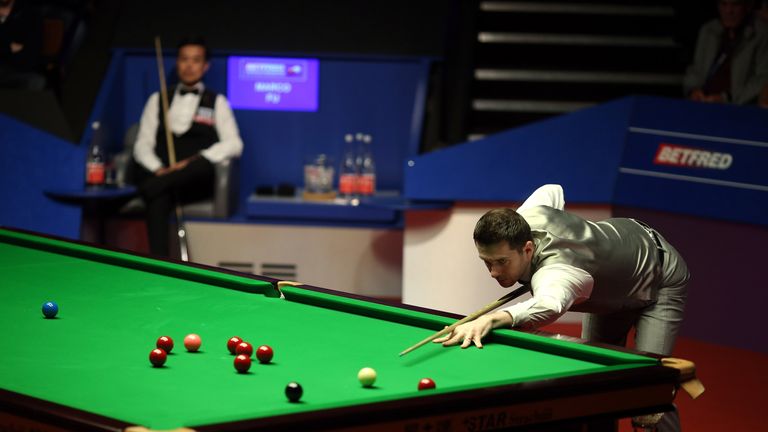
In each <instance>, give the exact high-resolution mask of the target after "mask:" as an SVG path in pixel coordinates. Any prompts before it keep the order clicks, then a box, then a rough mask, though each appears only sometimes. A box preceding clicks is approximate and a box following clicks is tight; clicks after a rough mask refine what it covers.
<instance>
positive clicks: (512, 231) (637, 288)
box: [435, 185, 689, 430]
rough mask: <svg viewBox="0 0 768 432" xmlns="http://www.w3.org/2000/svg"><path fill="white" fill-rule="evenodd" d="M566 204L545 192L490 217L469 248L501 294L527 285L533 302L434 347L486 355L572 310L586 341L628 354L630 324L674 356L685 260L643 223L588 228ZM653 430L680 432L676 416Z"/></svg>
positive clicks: (648, 345)
mask: <svg viewBox="0 0 768 432" xmlns="http://www.w3.org/2000/svg"><path fill="white" fill-rule="evenodd" d="M564 206H565V199H564V196H563V190H562V188H561V187H560V186H559V185H545V186H542V187H540V188H539V189H537V190H536V191H535V192H534V193H533V194H532V195H531V196H530V197H529V198H528V199H527V200H526V201H525V202H524V203H523V204H522V205H521V206H520V207H519V208H518V209H517V211H515V210H512V209H506V208H503V209H494V210H491V211H489V212H487V213H486V214H484V215H483V216H482V217H481V218H480V220H479V221H478V222H477V225H476V226H475V231H474V240H475V246H476V247H477V251H478V254H479V256H480V259H481V260H482V261H483V262H484V263H485V265H486V267H487V268H488V271H489V272H490V273H491V277H493V278H494V279H496V281H497V282H498V283H499V285H501V286H502V287H505V288H509V287H512V286H513V285H515V283H520V284H522V285H527V286H528V287H530V289H531V291H532V294H533V296H532V298H530V299H528V300H526V301H523V302H520V303H517V304H515V305H512V306H510V307H507V308H504V309H501V310H498V311H496V312H491V313H488V314H486V315H483V316H481V317H479V318H477V319H476V320H474V321H471V322H468V323H465V324H462V325H460V326H459V327H457V328H456V329H455V330H454V331H453V332H452V333H450V334H448V335H446V336H444V337H442V338H438V339H435V342H438V343H443V345H445V346H453V345H458V344H461V347H462V348H467V347H469V346H470V345H472V344H474V345H476V346H477V347H479V348H482V338H483V337H485V336H486V335H487V334H488V333H489V332H490V331H491V330H492V329H494V328H521V329H534V328H538V327H541V326H544V325H547V324H550V323H552V322H554V321H555V320H557V319H558V318H559V317H560V316H562V315H563V314H564V313H565V312H566V311H568V310H571V311H577V312H585V315H584V319H583V323H582V337H583V338H585V339H588V340H590V341H595V342H602V343H608V344H613V345H618V346H624V345H625V343H626V338H627V334H628V332H629V330H630V329H631V328H632V327H633V326H634V327H635V329H636V335H635V343H636V347H637V349H638V350H642V351H646V352H651V353H656V354H660V355H663V356H669V355H670V354H671V353H672V348H673V345H674V342H675V338H676V336H677V333H678V330H679V328H680V324H681V322H682V319H683V309H684V306H685V299H686V287H687V284H688V280H689V274H688V268H687V266H686V264H685V261H684V260H683V258H682V257H681V256H680V254H679V253H678V252H677V250H675V248H674V247H672V245H670V244H669V243H668V242H667V241H666V240H665V239H664V237H662V236H661V235H660V234H659V233H658V232H656V231H655V230H654V229H653V228H650V227H649V226H647V225H645V224H644V223H642V222H640V221H636V220H634V219H627V218H612V219H607V220H604V221H600V222H591V221H587V220H585V219H582V218H581V217H579V216H576V215H574V214H571V213H568V212H565V211H563V208H564ZM659 430H679V419H678V417H677V413H676V412H673V413H667V414H666V415H664V418H663V419H662V422H661V423H660V429H659Z"/></svg>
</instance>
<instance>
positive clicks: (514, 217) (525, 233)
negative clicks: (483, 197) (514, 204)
mask: <svg viewBox="0 0 768 432" xmlns="http://www.w3.org/2000/svg"><path fill="white" fill-rule="evenodd" d="M473 238H474V239H475V243H477V244H479V245H481V246H492V245H495V244H497V243H500V242H503V241H506V242H507V243H508V244H509V247H510V249H516V250H520V249H521V248H522V247H523V246H524V245H525V243H526V242H527V241H529V240H533V237H532V236H531V227H530V226H529V225H528V222H526V221H525V219H523V217H522V216H520V214H519V213H518V212H516V211H514V210H512V209H509V208H499V209H493V210H490V211H488V212H486V213H485V214H484V215H483V216H482V217H481V218H480V220H478V221H477V224H476V225H475V232H474V234H473Z"/></svg>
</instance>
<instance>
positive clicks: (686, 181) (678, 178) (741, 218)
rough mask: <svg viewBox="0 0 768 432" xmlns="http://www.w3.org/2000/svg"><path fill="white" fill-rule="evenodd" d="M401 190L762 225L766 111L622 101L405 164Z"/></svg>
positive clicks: (767, 176) (767, 157) (767, 215)
mask: <svg viewBox="0 0 768 432" xmlns="http://www.w3.org/2000/svg"><path fill="white" fill-rule="evenodd" d="M405 164H406V182H405V196H406V198H409V199H415V200H416V199H418V200H440V199H443V200H452V201H520V200H523V199H525V198H526V197H527V195H528V194H529V193H530V192H531V191H533V190H534V189H535V188H536V187H538V186H540V185H541V184H544V183H559V184H562V185H563V186H564V187H565V191H566V198H567V200H568V202H571V203H602V204H617V205H624V206H635V207H640V208H647V209H654V210H664V211H671V212H676V213H682V214H689V215H695V216H703V217H710V218H716V219H725V220H731V221H737V222H748V223H756V224H761V225H767V224H768V170H766V168H765V167H766V166H768V110H762V109H759V108H756V107H744V106H730V105H712V104H702V103H695V102H689V101H684V100H672V99H664V98H656V97H644V96H638V97H628V98H623V99H619V100H616V101H613V102H609V103H606V104H602V105H598V106H595V107H592V108H588V109H585V110H582V111H578V112H574V113H571V114H568V115H563V116H560V117H556V118H552V119H549V120H545V121H542V122H539V123H534V124H531V125H527V126H523V127H520V128H517V129H512V130H509V131H505V132H502V133H499V134H496V135H492V136H489V137H486V138H485V139H482V140H478V141H475V142H470V143H465V144H462V145H459V146H456V147H452V148H449V149H445V150H441V151H438V152H434V153H430V154H426V155H422V156H419V157H414V158H410V159H409V160H408V161H406V163H405Z"/></svg>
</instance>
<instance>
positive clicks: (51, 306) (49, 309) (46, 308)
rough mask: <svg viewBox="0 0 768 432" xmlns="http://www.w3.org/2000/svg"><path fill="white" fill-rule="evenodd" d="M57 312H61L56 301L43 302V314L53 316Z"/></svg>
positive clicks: (47, 316)
mask: <svg viewBox="0 0 768 432" xmlns="http://www.w3.org/2000/svg"><path fill="white" fill-rule="evenodd" d="M57 313H59V305H57V304H56V303H55V302H52V301H49V302H45V303H43V315H45V317H46V318H53V317H55V316H56V314H57Z"/></svg>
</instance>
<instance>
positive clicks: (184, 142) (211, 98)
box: [155, 87, 219, 166]
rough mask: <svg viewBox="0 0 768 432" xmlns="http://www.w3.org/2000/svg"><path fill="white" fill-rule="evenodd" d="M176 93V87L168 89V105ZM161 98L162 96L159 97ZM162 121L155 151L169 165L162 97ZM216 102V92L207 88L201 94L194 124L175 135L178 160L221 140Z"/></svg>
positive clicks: (158, 129) (174, 140) (158, 128)
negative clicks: (217, 129) (218, 130)
mask: <svg viewBox="0 0 768 432" xmlns="http://www.w3.org/2000/svg"><path fill="white" fill-rule="evenodd" d="M175 94H176V87H171V88H170V89H169V90H168V95H169V97H170V99H169V100H168V106H169V107H170V106H171V102H173V97H174V95H175ZM158 99H160V98H158ZM159 103H160V104H161V106H160V112H159V116H160V123H159V125H158V127H157V136H156V143H157V144H156V145H155V153H157V156H158V157H159V158H160V160H162V161H163V164H164V165H165V166H168V165H169V163H168V146H167V145H166V140H165V125H164V122H163V109H162V103H163V101H162V99H160V101H159ZM215 104H216V93H214V92H212V91H209V90H207V89H206V90H205V91H203V94H202V95H201V96H200V104H199V105H198V106H197V110H195V115H194V118H193V120H192V126H190V128H189V130H188V131H186V132H184V134H182V135H176V134H174V135H173V144H174V150H175V152H176V161H177V162H178V161H181V160H184V159H186V158H188V157H190V156H194V155H196V154H198V153H199V152H200V151H201V150H205V149H207V148H208V147H210V146H211V145H213V144H214V143H217V142H218V141H219V134H218V133H217V132H216V117H215V116H214V106H215Z"/></svg>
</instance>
